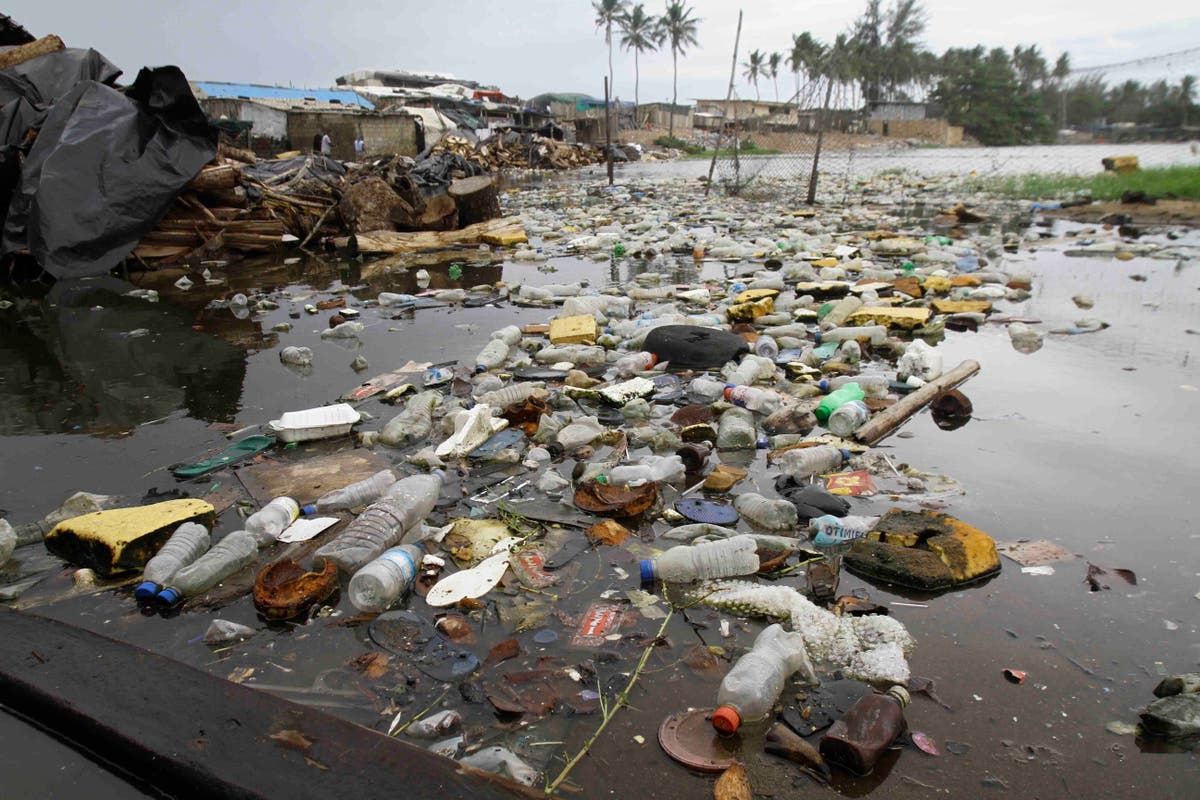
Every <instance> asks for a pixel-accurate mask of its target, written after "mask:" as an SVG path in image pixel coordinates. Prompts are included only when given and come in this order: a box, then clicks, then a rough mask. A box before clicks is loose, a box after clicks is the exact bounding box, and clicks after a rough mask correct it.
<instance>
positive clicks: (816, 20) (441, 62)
mask: <svg viewBox="0 0 1200 800" xmlns="http://www.w3.org/2000/svg"><path fill="white" fill-rule="evenodd" d="M886 2H887V0H885V3H886ZM664 5H665V3H664V2H663V0H649V2H646V3H645V6H646V11H647V13H650V14H658V13H661V10H662V8H663V6H664ZM690 5H691V6H692V7H693V8H694V16H696V17H698V18H700V20H701V22H700V26H699V34H698V39H699V46H698V47H696V48H693V49H691V50H690V51H689V52H688V53H687V54H686V55H685V56H684V57H683V58H682V59H681V60H680V62H679V100H680V102H688V101H689V100H691V99H695V98H712V97H724V96H725V91H726V89H727V86H728V82H729V70H730V62H731V57H732V54H733V44H734V33H735V29H736V27H737V14H738V8H739V6H738V4H737V3H730V2H727V0H693V2H691V4H690ZM864 5H865V0H745V2H743V3H742V4H741V9H742V10H743V11H744V13H745V19H744V22H743V26H742V38H741V47H740V53H739V56H738V62H739V64H740V63H741V62H743V61H745V54H746V53H747V52H748V51H749V50H753V49H761V50H764V51H767V52H770V51H774V50H778V51H782V52H785V53H786V51H787V50H788V49H789V47H790V43H791V35H792V34H794V33H800V32H803V31H805V30H808V31H810V32H811V33H812V34H813V35H814V36H816V37H818V38H819V39H821V40H823V41H828V40H831V39H832V38H833V37H834V36H836V35H837V33H839V32H841V31H844V30H846V29H847V28H848V27H849V25H850V23H851V22H852V21H853V19H854V18H855V17H857V16H858V15H859V13H860V12H861V11H862V8H863V6H864ZM923 5H924V7H925V9H926V11H927V14H928V20H929V21H928V25H927V27H926V31H925V34H924V36H923V42H924V45H925V46H926V48H928V49H930V50H933V51H934V52H938V53H941V52H943V51H944V50H946V49H947V48H950V47H972V46H974V45H976V44H983V45H985V46H987V47H995V46H1001V47H1005V48H1011V47H1012V46H1013V45H1016V44H1023V45H1029V44H1036V45H1037V46H1038V47H1039V48H1040V49H1041V51H1042V52H1043V53H1044V54H1045V55H1046V56H1047V60H1048V61H1050V62H1053V60H1054V59H1055V58H1057V56H1058V55H1059V54H1060V53H1062V52H1063V51H1067V52H1069V53H1070V56H1071V63H1072V65H1073V66H1076V67H1084V66H1093V65H1099V64H1109V63H1114V62H1120V61H1126V60H1130V59H1139V58H1145V57H1147V56H1155V55H1162V54H1166V53H1170V52H1174V51H1179V50H1184V49H1187V48H1194V47H1197V46H1200V5H1197V4H1196V3H1195V2H1194V0H1141V1H1140V2H1138V3H1136V4H1131V3H1129V2H1127V0H1003V2H990V1H985V2H980V0H924V3H923ZM5 6H6V7H5V8H4V9H3V12H4V13H6V14H8V15H10V16H12V17H13V18H14V19H16V20H17V21H18V22H20V23H21V24H23V25H24V26H25V27H26V28H28V29H29V30H30V31H31V32H32V33H33V34H34V35H36V36H43V35H45V34H47V33H56V34H58V35H59V36H61V37H62V38H63V39H64V40H65V41H66V43H67V45H68V46H69V47H93V48H95V49H96V50H99V51H100V52H101V53H103V54H104V55H105V56H106V57H108V59H109V60H110V61H112V62H114V63H115V64H116V65H117V66H119V67H120V68H122V69H123V70H125V73H126V75H125V79H126V80H132V79H133V76H134V75H136V74H137V70H138V68H139V67H142V66H161V65H164V64H175V65H178V66H179V67H181V68H182V69H183V71H184V73H185V74H186V75H187V76H188V77H189V78H190V79H192V80H206V81H233V82H239V83H263V84H277V85H283V86H289V85H290V86H302V87H307V88H324V87H329V86H332V85H333V83H334V79H335V78H336V77H337V76H339V75H342V74H344V73H347V72H350V71H352V70H355V69H362V68H373V69H409V70H428V71H436V72H441V73H449V74H453V75H455V76H456V77H459V78H468V79H471V80H476V81H479V82H481V83H484V84H493V85H497V86H499V87H500V88H501V89H502V90H503V91H504V92H505V93H507V94H509V95H515V96H520V97H523V98H529V97H532V96H534V95H536V94H540V93H542V92H583V93H588V94H593V95H597V96H600V95H602V94H603V78H604V76H605V75H606V74H607V72H608V49H607V47H606V46H605V44H604V36H603V33H602V32H597V30H596V27H595V25H594V22H593V20H594V17H595V14H594V12H593V10H592V8H591V3H590V0H502V1H501V0H441V1H440V2H439V0H424V1H423V2H412V0H345V1H344V2H331V1H330V0H320V1H317V0H287V1H286V2H285V1H284V0H205V2H196V1H195V0H105V2H102V3H98V2H95V0H49V2H47V0H33V1H30V0H16V1H14V0H9V2H7V3H6V4H5ZM613 49H614V53H613V73H614V86H615V95H616V96H617V97H618V98H620V99H622V100H633V99H634V63H633V54H632V53H630V52H625V51H622V50H620V47H619V39H618V38H617V36H616V34H614V48H613ZM640 61H641V63H640V85H639V91H638V97H639V99H640V100H641V102H644V103H645V102H654V101H669V100H670V99H671V92H672V86H671V77H672V70H671V57H670V53H669V52H660V53H648V54H645V55H644V56H643V57H642V58H641V59H640ZM742 71H743V70H742V68H741V67H740V66H739V68H738V83H737V91H738V93H739V94H740V95H741V96H743V97H753V96H754V89H753V88H752V87H751V86H749V85H748V84H747V83H746V81H745V80H744V79H743V78H742V77H741V73H742ZM1188 72H1190V73H1195V74H1200V56H1198V55H1197V54H1192V55H1191V56H1189V57H1186V58H1182V59H1175V60H1172V62H1171V63H1169V64H1166V63H1158V64H1155V65H1153V66H1152V67H1150V68H1145V69H1142V70H1140V71H1135V72H1133V73H1128V74H1122V75H1121V77H1122V78H1125V77H1134V78H1139V79H1143V80H1144V79H1146V78H1150V79H1153V78H1156V77H1162V78H1166V79H1168V80H1170V81H1172V82H1174V81H1176V80H1178V79H1179V78H1180V77H1182V75H1183V74H1185V73H1188ZM779 84H780V86H779V90H780V94H781V96H783V97H784V98H785V99H786V96H787V95H788V94H790V92H789V91H788V88H789V87H790V86H791V85H792V77H791V76H790V74H789V75H786V76H785V75H780V77H779ZM760 89H761V91H762V95H763V97H764V99H773V97H774V88H773V87H771V86H770V85H769V83H761V82H760Z"/></svg>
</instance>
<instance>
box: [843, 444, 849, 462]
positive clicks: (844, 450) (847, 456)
mask: <svg viewBox="0 0 1200 800" xmlns="http://www.w3.org/2000/svg"><path fill="white" fill-rule="evenodd" d="M841 454H842V461H849V460H850V455H851V453H850V451H849V450H847V449H846V448H844V447H843V448H841Z"/></svg>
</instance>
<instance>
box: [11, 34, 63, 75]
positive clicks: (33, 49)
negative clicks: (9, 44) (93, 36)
mask: <svg viewBox="0 0 1200 800" xmlns="http://www.w3.org/2000/svg"><path fill="white" fill-rule="evenodd" d="M65 47H66V45H65V44H63V40H62V39H60V38H58V37H57V36H55V35H54V34H53V33H52V34H50V35H49V36H43V37H42V38H40V39H38V40H37V41H33V42H29V43H28V44H19V45H17V46H16V47H13V48H11V49H9V50H5V51H4V52H3V53H0V69H8V68H9V67H15V66H16V65H17V64H24V63H25V62H26V61H28V60H29V59H31V58H37V57H38V56H44V55H46V54H47V53H56V52H58V51H59V50H62V49H63V48H65Z"/></svg>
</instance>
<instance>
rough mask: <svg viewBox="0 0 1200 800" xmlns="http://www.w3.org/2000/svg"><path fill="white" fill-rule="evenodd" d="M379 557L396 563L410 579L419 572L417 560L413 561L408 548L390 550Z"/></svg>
mask: <svg viewBox="0 0 1200 800" xmlns="http://www.w3.org/2000/svg"><path fill="white" fill-rule="evenodd" d="M379 557H380V558H382V559H384V560H386V561H390V562H392V563H393V564H395V565H396V566H397V567H399V568H400V571H401V572H403V573H404V574H405V575H407V576H408V578H409V579H410V580H411V579H412V578H413V577H414V576H416V574H417V565H416V562H414V561H413V559H412V556H410V555H409V554H408V551H407V550H388V551H387V552H385V553H383V555H381V556H379Z"/></svg>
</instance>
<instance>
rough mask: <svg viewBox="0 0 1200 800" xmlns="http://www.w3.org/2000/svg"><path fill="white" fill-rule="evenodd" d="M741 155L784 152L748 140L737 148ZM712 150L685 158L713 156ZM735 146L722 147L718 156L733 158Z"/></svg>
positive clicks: (766, 154) (775, 154) (691, 154)
mask: <svg viewBox="0 0 1200 800" xmlns="http://www.w3.org/2000/svg"><path fill="white" fill-rule="evenodd" d="M737 152H738V155H739V156H777V155H780V154H782V153H783V151H782V150H772V149H771V148H769V147H759V146H758V145H756V144H755V143H754V142H746V143H745V144H744V145H742V146H741V147H739V148H738V149H737ZM712 155H713V151H712V150H702V151H700V152H699V153H690V152H689V153H688V154H687V155H686V156H685V158H712ZM732 157H733V148H732V147H722V148H721V149H720V150H718V151H717V158H732Z"/></svg>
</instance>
